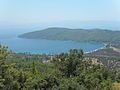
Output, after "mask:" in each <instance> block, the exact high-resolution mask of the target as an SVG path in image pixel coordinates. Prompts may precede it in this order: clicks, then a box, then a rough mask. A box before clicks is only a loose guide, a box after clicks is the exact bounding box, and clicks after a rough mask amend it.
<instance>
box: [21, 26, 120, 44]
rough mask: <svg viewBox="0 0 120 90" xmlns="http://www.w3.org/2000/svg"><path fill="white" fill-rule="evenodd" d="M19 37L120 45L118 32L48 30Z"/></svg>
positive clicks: (119, 33)
mask: <svg viewBox="0 0 120 90" xmlns="http://www.w3.org/2000/svg"><path fill="white" fill-rule="evenodd" d="M19 37H21V38H28V39H40V38H41V39H52V40H72V41H82V42H90V41H95V42H111V43H120V31H110V30H101V29H67V28H48V29H45V30H41V31H35V32H29V33H25V34H23V35H20V36H19ZM119 45H120V44H119Z"/></svg>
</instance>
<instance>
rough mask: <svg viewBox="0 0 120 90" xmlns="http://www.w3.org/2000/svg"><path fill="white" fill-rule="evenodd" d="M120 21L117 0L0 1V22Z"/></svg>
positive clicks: (119, 5)
mask: <svg viewBox="0 0 120 90" xmlns="http://www.w3.org/2000/svg"><path fill="white" fill-rule="evenodd" d="M62 21H120V0H0V23H16V24H35V23H53V22H62Z"/></svg>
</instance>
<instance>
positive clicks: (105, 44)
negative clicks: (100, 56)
mask: <svg viewBox="0 0 120 90" xmlns="http://www.w3.org/2000/svg"><path fill="white" fill-rule="evenodd" d="M103 45H104V46H103V47H100V48H98V49H95V50H92V51H89V52H85V54H89V53H93V52H96V51H98V50H101V49H105V48H106V46H107V45H108V44H107V43H103Z"/></svg>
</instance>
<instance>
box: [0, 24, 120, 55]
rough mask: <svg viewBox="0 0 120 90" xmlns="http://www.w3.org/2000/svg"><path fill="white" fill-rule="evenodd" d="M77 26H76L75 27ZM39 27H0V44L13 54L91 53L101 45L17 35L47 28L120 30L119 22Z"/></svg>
mask: <svg viewBox="0 0 120 90" xmlns="http://www.w3.org/2000/svg"><path fill="white" fill-rule="evenodd" d="M75 25H77V26H75ZM39 26H40V25H36V26H34V25H32V26H29V25H28V26H17V25H7V26H5V25H0V44H2V45H5V46H8V47H9V50H11V51H12V52H15V53H31V54H57V53H61V52H68V51H69V50H70V49H82V50H83V51H84V52H92V51H94V50H97V49H100V48H103V47H104V46H105V45H104V44H103V43H97V42H74V41H59V40H45V39H23V38H18V35H20V34H23V33H26V32H31V31H36V30H42V29H44V28H48V27H66V28H85V29H92V28H100V29H109V30H115V31H117V30H118V31H119V30H120V23H119V22H115V23H114V22H112V23H105V22H104V23H102V22H99V23H97V22H94V23H90V22H88V23H86V22H84V23H78V22H77V24H75V23H74V24H73V23H67V24H65V23H64V24H61V25H60V23H58V25H57V24H56V25H54V24H53V25H50V24H49V25H46V26H44V25H42V26H44V27H39Z"/></svg>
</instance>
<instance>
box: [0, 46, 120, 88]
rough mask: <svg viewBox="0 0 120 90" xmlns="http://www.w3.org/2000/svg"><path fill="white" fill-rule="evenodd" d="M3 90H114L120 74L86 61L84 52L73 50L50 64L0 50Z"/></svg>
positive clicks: (0, 85)
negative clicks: (113, 87)
mask: <svg viewBox="0 0 120 90" xmlns="http://www.w3.org/2000/svg"><path fill="white" fill-rule="evenodd" d="M0 52H1V53H0V90H112V86H113V83H114V82H118V83H119V74H118V73H114V71H113V70H110V69H109V68H107V67H106V66H103V65H100V64H92V61H90V60H88V61H87V60H85V59H84V57H83V51H82V50H77V49H71V50H70V51H69V52H68V53H61V54H58V55H54V56H53V60H52V61H51V62H49V63H43V62H40V61H38V60H37V59H35V58H32V59H29V58H28V57H27V58H23V59H21V58H19V57H13V58H11V56H10V55H9V53H8V52H9V51H8V49H7V48H5V47H4V46H0Z"/></svg>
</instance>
